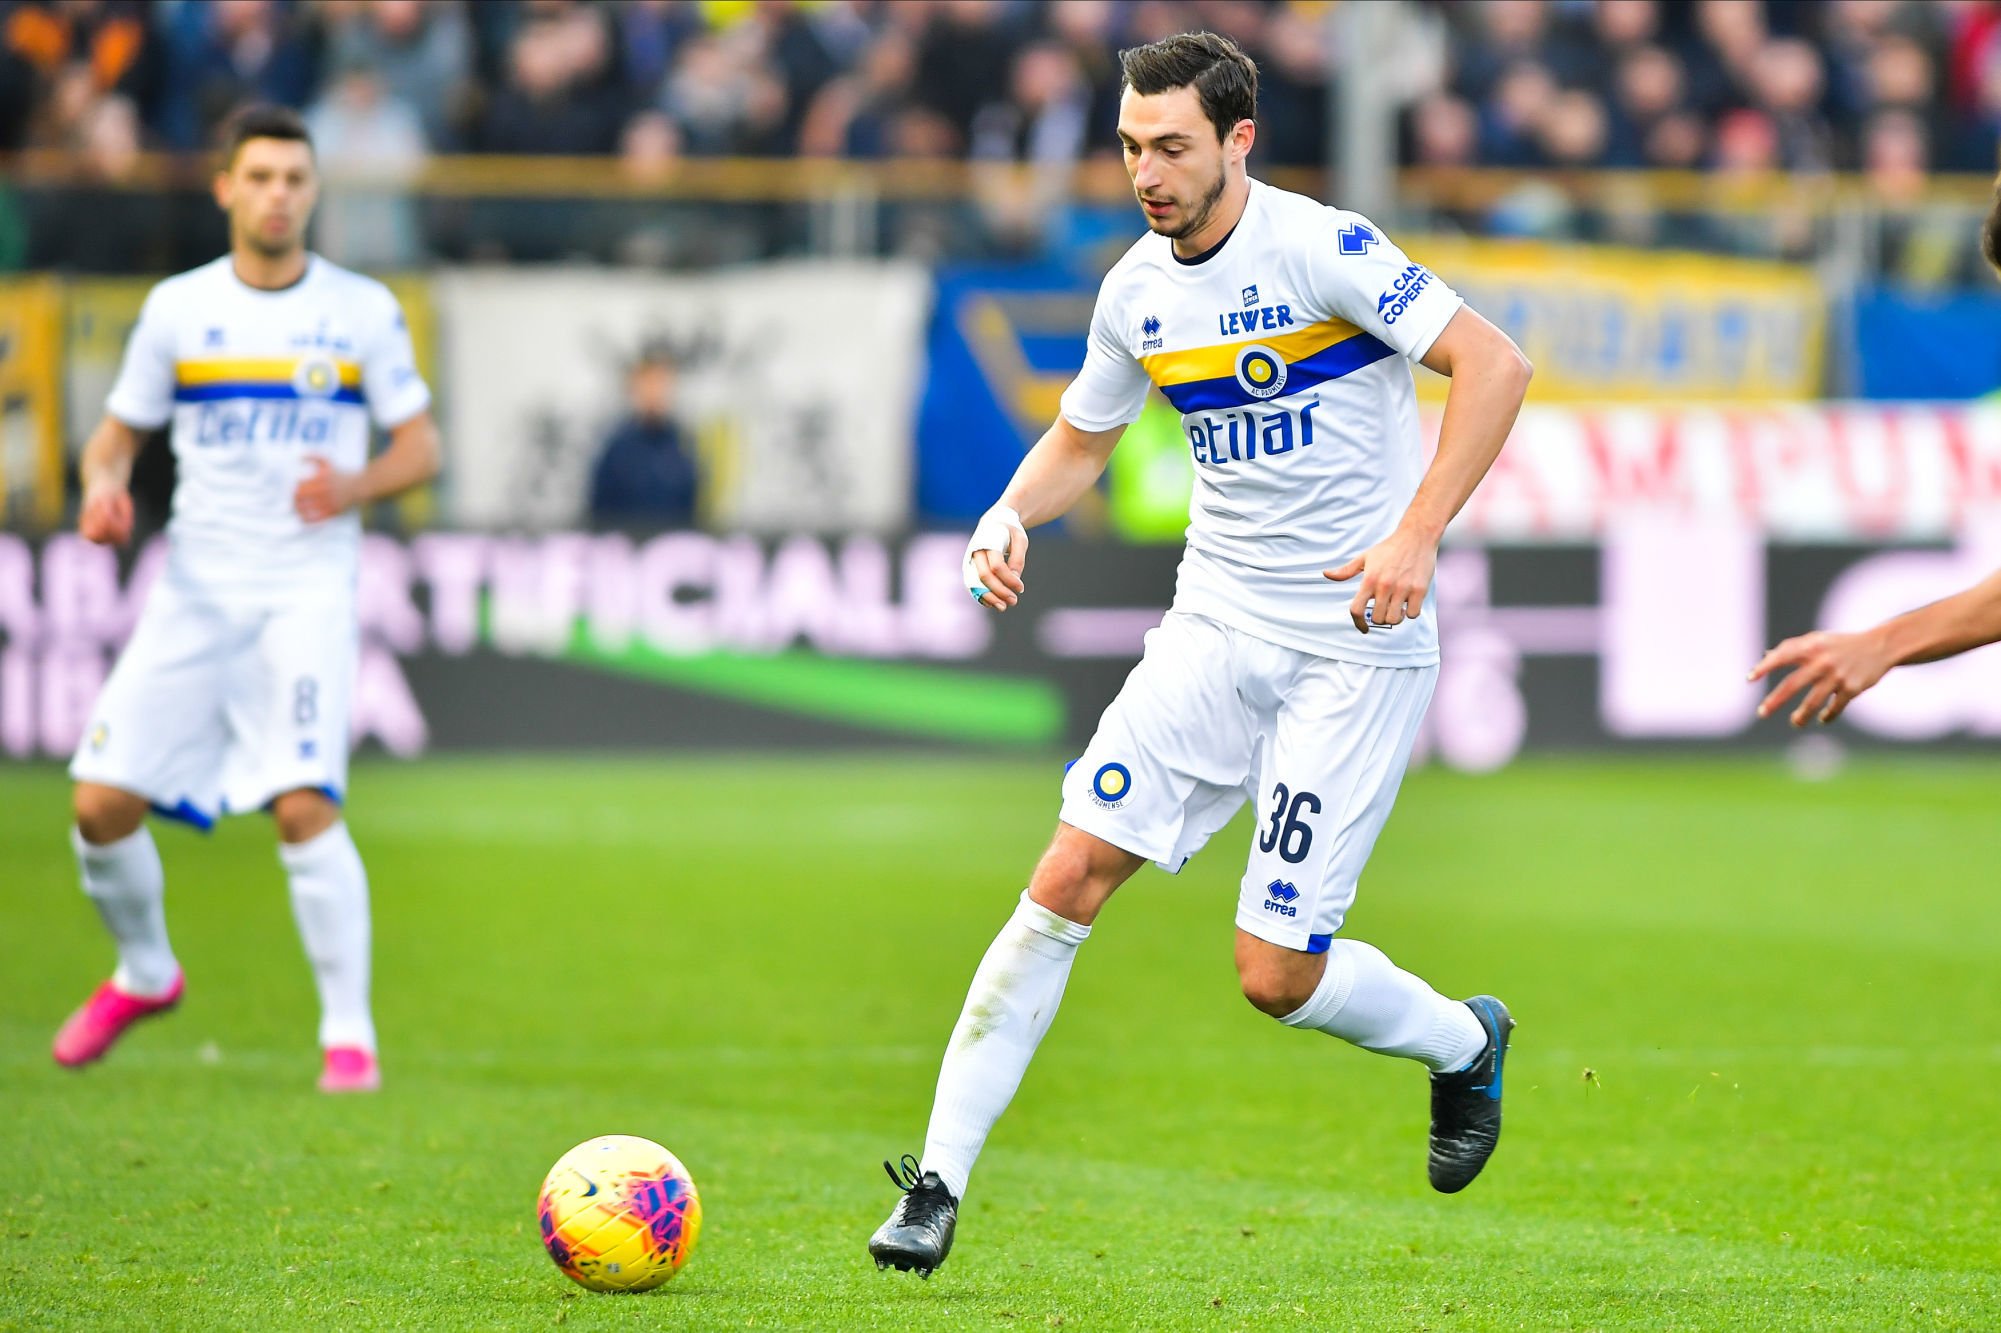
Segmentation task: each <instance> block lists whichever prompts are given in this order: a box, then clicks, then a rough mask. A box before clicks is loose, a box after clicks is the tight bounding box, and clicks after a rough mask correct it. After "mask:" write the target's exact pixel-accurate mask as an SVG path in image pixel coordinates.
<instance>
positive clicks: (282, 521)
mask: <svg viewBox="0 0 2001 1333" xmlns="http://www.w3.org/2000/svg"><path fill="white" fill-rule="evenodd" d="M430 402H431V391H430V389H429V388H428V387H427V386H426V385H425V383H424V381H423V378H422V377H421V376H420V375H418V373H417V363H416V359H415V357H414V356H413V354H412V352H411V347H410V331H409V329H408V327H407V326H406V325H405V324H404V321H403V312H402V310H401V308H400V307H399V306H398V305H397V303H396V298H395V297H394V296H393V295H391V294H390V291H389V289H388V288H386V287H384V286H383V285H382V284H381V283H379V282H376V281H375V280H374V279H372V278H365V277H363V276H362V275H360V274H358V273H351V272H349V271H348V270H346V269H344V268H341V267H340V266H338V265H336V264H332V263H329V262H328V261H326V260H324V259H322V258H320V257H319V256H318V255H311V256H309V257H308V259H307V264H306V272H305V274H304V276H302V277H301V278H300V279H299V280H298V281H297V282H295V283H293V284H292V285H291V286H290V287H286V288H284V289H282V290H279V291H265V290H262V289H260V288H256V287H252V286H250V285H248V284H247V283H245V282H243V281H242V280H241V279H240V278H238V277H237V276H236V269H235V267H234V266H233V265H232V263H231V262H230V257H229V256H227V255H224V256H223V257H222V258H221V259H218V260H216V261H215V262H214V263H211V264H204V265H202V267H200V268H197V269H192V270H190V271H189V272H186V273H182V274H179V275H177V276H175V277H172V278H168V279H167V280H166V281H165V282H162V283H160V284H159V285H158V286H157V287H155V288H153V290H152V292H151V293H150V294H149V295H148V296H147V297H146V304H145V306H144V308H143V309H142V310H141V311H140V314H139V322H138V324H137V325H136V326H135V327H134V328H133V330H132V339H131V341H130V342H129V343H127V344H126V347H125V360H124V363H123V365H121V366H120V367H119V372H118V381H117V383H116V384H114V385H113V386H112V389H111V396H110V397H109V398H108V399H106V400H105V411H107V412H108V413H110V414H111V415H112V416H114V417H116V418H118V419H119V420H120V421H123V422H124V423H126V424H127V425H129V426H132V427H135V428H137V429H140V430H155V429H158V428H159V427H161V426H164V425H167V424H168V423H169V422H171V423H172V426H173V430H172V437H171V438H172V443H173V450H174V460H175V463H176V466H177V468H178V475H179V479H178V483H177V485H176V487H175V491H174V507H173V516H172V518H171V520H170V521H169V523H168V526H167V531H168V537H169V543H168V544H169V549H170V558H169V561H168V571H169V573H170V574H171V575H173V576H174V577H176V578H178V579H179V580H181V581H182V582H184V583H186V584H188V585H191V586H193V587H197V588H200V589H202V590H204V591H205V592H207V593H209V594H211V595H213V596H215V597H218V598H224V599H228V598H247V599H258V600H262V599H268V598H279V599H285V598H290V597H295V596H296V595H297V594H298V593H299V592H301V591H302V590H304V589H307V588H313V589H326V590H341V589H351V588H352V587H353V584H354V580H355V575H356V567H357V561H358V552H359V550H360V543H361V518H360V516H359V515H358V514H354V513H347V514H343V515H341V516H340V517H338V518H335V519H332V520H330V521H328V522H325V523H317V524H308V523H306V522H304V521H303V520H302V519H300V517H299V515H298V512H297V510H295V509H294V508H293V501H292V496H293V491H294V490H295V489H296V487H297V486H298V484H299V482H300V481H301V480H302V479H303V478H304V477H305V476H306V475H307V474H308V472H309V471H310V468H309V466H308V463H307V460H308V458H310V457H312V456H319V457H323V458H325V459H326V460H327V461H328V462H329V463H331V464H332V465H333V466H334V468H335V469H336V470H338V471H342V472H356V471H359V470H360V469H361V468H362V466H363V465H364V464H366V463H367V461H368V446H369V425H370V422H371V420H372V421H373V422H374V424H375V425H378V426H381V427H383V428H384V429H388V428H391V427H394V426H397V425H400V424H402V423H403V422H405V421H408V420H409V419H410V418H411V417H414V416H416V415H417V414H418V413H419V412H421V411H423V410H424V409H425V408H426V407H428V406H430Z"/></svg>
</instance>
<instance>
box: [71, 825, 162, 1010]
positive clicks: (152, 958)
mask: <svg viewBox="0 0 2001 1333" xmlns="http://www.w3.org/2000/svg"><path fill="white" fill-rule="evenodd" d="M69 840H70V846H71V847H73V848H75V849H76V867H77V871H78V873H79V874H80V875H81V876H82V877H83V891H84V892H85V893H87V894H89V895H90V900H91V901H92V902H94V903H96V904H97V914H98V915H99V916H101V917H103V918H104V925H105V928H106V929H107V930H109V931H110V932H111V938H112V939H114V940H116V941H117V942H118V970H117V971H115V972H113V973H112V974H111V984H112V985H114V986H116V987H118V989H119V990H122V991H124V992H125V993H126V994H127V995H139V996H144V997H145V998H147V999H149V1000H150V999H158V998H159V997H160V996H162V995H165V994H166V993H167V992H168V991H169V990H171V989H173V985H174V978H175V977H177V976H179V975H180V972H181V965H180V964H179V963H177V962H175V961H174V949H173V946H172V945H171V944H169V943H168V942H167V908H166V897H167V878H166V874H165V872H163V871H162V870H161V869H160V849H159V848H158V847H155V846H154V845H153V834H152V831H151V830H149V829H148V828H147V827H146V826H145V825H144V824H141V825H140V826H139V829H138V831H137V832H135V833H131V834H128V835H126V836H125V837H123V838H120V839H119V840H118V841H117V842H107V843H105V844H104V845H103V846H99V845H98V844H96V843H94V842H86V841H84V837H83V833H82V832H81V831H80V830H78V829H75V828H72V829H71V830H70V832H69Z"/></svg>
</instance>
